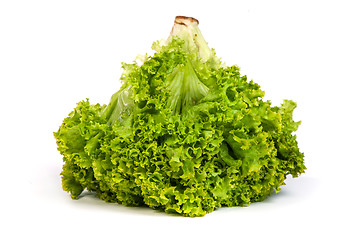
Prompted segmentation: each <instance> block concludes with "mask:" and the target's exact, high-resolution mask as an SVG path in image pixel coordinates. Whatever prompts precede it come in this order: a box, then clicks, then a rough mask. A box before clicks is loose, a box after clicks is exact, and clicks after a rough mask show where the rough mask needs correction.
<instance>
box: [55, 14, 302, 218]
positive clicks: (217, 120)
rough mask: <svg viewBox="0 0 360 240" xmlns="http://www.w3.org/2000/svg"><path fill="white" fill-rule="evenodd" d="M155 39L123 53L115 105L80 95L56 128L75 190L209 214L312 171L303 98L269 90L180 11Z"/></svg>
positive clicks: (65, 178)
mask: <svg viewBox="0 0 360 240" xmlns="http://www.w3.org/2000/svg"><path fill="white" fill-rule="evenodd" d="M153 49H154V51H155V53H154V54H153V56H147V55H146V56H143V57H141V58H140V57H139V58H137V59H136V60H135V61H134V62H133V63H132V64H126V63H123V65H122V68H123V69H124V71H123V74H122V76H121V83H122V85H121V88H120V90H119V91H117V92H116V93H115V94H114V95H113V96H112V97H111V99H110V103H109V104H108V105H100V104H95V105H94V104H90V103H89V100H88V99H87V100H84V101H81V102H79V103H78V104H77V106H76V108H75V109H74V110H73V111H72V112H71V113H70V114H69V116H68V117H67V118H65V119H64V122H63V124H62V125H61V126H60V128H59V130H58V131H57V132H55V133H54V136H55V138H56V142H57V145H58V150H59V151H60V153H61V154H62V155H63V161H64V165H63V171H62V173H61V175H62V185H63V189H64V190H65V191H68V192H69V193H70V194H71V197H72V198H73V199H77V198H78V197H79V195H80V194H81V193H82V192H83V191H84V190H85V189H87V190H88V191H90V192H96V193H97V196H98V197H99V198H101V199H103V200H105V201H107V202H117V203H120V204H125V205H132V206H139V205H147V206H149V207H151V208H154V209H160V210H163V211H165V212H168V213H177V214H181V215H183V216H190V217H194V216H203V215H205V214H207V213H209V212H212V211H214V210H215V209H217V208H219V207H221V206H244V205H248V204H250V203H251V202H256V201H262V200H264V199H265V198H266V197H267V196H269V195H270V194H272V193H273V192H274V191H275V192H278V191H280V186H282V185H284V180H285V178H286V176H287V175H289V174H291V175H292V176H293V177H297V176H298V175H299V174H301V173H303V172H304V171H305V169H306V168H305V166H304V154H303V153H301V152H300V151H299V148H298V143H297V141H296V135H294V134H293V132H294V131H296V130H297V128H298V126H299V124H300V122H294V121H293V119H292V113H293V110H294V109H295V107H296V104H295V103H294V102H293V101H290V100H285V101H284V102H283V104H282V105H281V106H280V107H272V106H271V103H270V101H264V100H262V98H263V96H264V92H263V91H262V90H261V89H260V86H259V85H258V84H256V83H254V82H253V81H248V79H247V77H246V76H244V75H240V71H239V68H238V67H237V66H226V65H225V64H224V63H222V62H221V61H220V59H219V58H217V57H216V55H215V52H214V50H213V49H210V48H209V47H208V45H207V43H206V42H205V40H204V38H203V36H202V35H201V32H200V30H199V28H198V21H197V20H196V19H194V18H188V17H176V19H175V24H174V27H173V29H172V32H171V34H170V37H169V38H168V39H167V40H166V41H157V42H155V43H154V44H153ZM139 59H142V61H141V63H140V64H139V63H138V62H139Z"/></svg>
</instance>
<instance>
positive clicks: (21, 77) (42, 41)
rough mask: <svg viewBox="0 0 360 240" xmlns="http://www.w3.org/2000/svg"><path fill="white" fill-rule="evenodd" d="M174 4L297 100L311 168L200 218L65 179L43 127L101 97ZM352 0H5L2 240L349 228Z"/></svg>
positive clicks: (355, 70) (358, 62)
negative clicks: (112, 200)
mask: <svg viewBox="0 0 360 240" xmlns="http://www.w3.org/2000/svg"><path fill="white" fill-rule="evenodd" d="M176 15H186V16H192V17H196V18H197V19H199V21H200V25H199V26H200V29H201V31H202V33H203V35H204V37H205V39H206V40H207V42H208V43H209V45H210V47H212V48H214V49H215V50H216V52H217V55H218V56H220V57H222V60H223V61H224V62H226V63H227V64H229V65H232V64H237V65H238V66H240V68H241V73H242V74H244V75H248V78H249V79H253V80H254V81H255V82H257V83H259V84H260V86H261V88H262V89H263V90H264V91H265V93H266V99H270V100H272V102H273V104H274V105H277V104H279V103H280V102H281V101H282V99H292V100H294V101H296V102H297V103H298V108H297V109H296V110H295V119H296V120H301V121H302V125H301V126H300V128H299V130H298V132H297V136H298V141H299V146H300V149H301V151H302V152H304V153H305V156H306V159H305V164H306V166H307V168H308V170H307V171H306V173H305V174H303V175H301V176H300V177H299V178H295V179H288V180H287V181H286V183H287V185H286V186H283V187H282V191H281V192H280V193H279V194H274V195H272V196H271V197H270V198H268V199H267V200H265V201H264V202H261V203H255V204H251V205H250V206H248V207H233V208H221V209H219V210H217V211H215V212H212V213H210V214H208V215H206V216H205V217H201V218H184V217H174V216H170V215H168V214H166V213H161V212H157V211H154V210H151V209H148V208H133V207H125V206H122V205H118V204H109V203H104V202H103V201H101V200H99V199H97V198H95V197H94V196H93V195H86V194H84V195H83V197H82V198H81V199H79V200H71V198H70V196H69V194H68V193H66V192H64V191H63V190H62V188H61V178H60V175H59V174H60V172H61V167H62V158H61V156H60V154H59V153H58V151H57V149H56V144H55V139H54V137H53V132H54V131H57V129H58V127H59V125H60V124H61V123H62V120H63V119H64V118H65V117H66V116H67V114H68V113H69V112H70V111H71V110H72V109H73V108H74V107H75V104H76V103H77V102H79V101H81V100H83V99H85V98H89V99H90V102H91V103H98V102H99V103H101V104H107V103H108V101H109V98H110V96H111V95H112V94H113V93H114V92H115V91H117V89H118V88H119V86H120V83H119V81H118V79H119V77H120V74H121V70H120V63H121V62H123V61H124V62H131V61H132V60H134V58H135V57H136V55H138V54H144V53H146V52H148V53H151V49H150V48H151V44H152V42H153V41H155V40H159V39H162V38H167V36H168V34H169V33H170V30H171V27H172V24H173V20H174V18H175V16H176ZM359 16H360V15H359V6H358V5H357V4H356V1H261V2H258V1H226V0H221V1H214V2H213V1H203V2H202V3H200V2H198V1H185V0H182V1H123V2H121V1H66V0H65V1H1V3H0V80H1V82H0V98H1V99H0V100H1V110H0V111H1V113H0V114H1V115H0V116H1V117H0V151H1V155H0V161H1V162H0V187H1V188H0V189H1V192H0V194H1V195H0V201H1V204H0V211H1V212H0V218H1V220H2V223H1V225H0V238H1V239H75V238H80V237H84V239H95V238H96V239H126V238H131V239H145V238H146V239H155V238H156V239H195V238H197V239H225V238H230V237H231V239H265V238H266V239H317V238H319V239H320V238H321V239H326V238H330V237H331V239H340V238H341V239H359V238H360V234H359V230H358V227H359V214H360V207H359V199H358V196H359V189H360V188H359V183H360V181H359V177H358V176H359V170H360V164H359V161H360V157H359V152H358V151H359V148H360V140H359V136H360V131H359V123H360V122H359V97H358V93H359V84H358V83H359V82H360V81H359V80H360V73H359V72H360V69H359V67H360V47H359V43H360V36H359V32H360V31H359V28H360V27H359V23H360V17H359Z"/></svg>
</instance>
